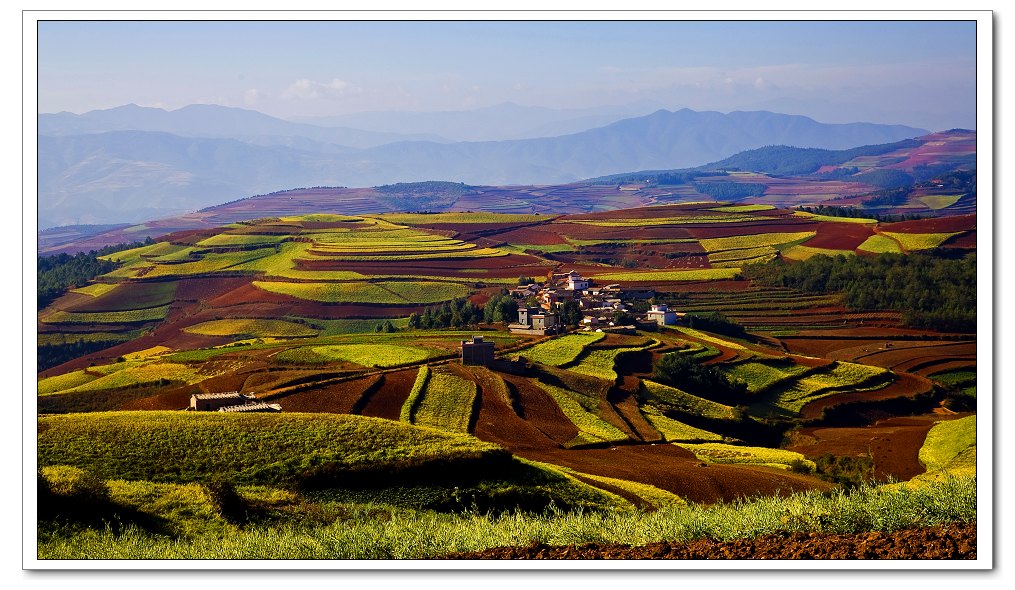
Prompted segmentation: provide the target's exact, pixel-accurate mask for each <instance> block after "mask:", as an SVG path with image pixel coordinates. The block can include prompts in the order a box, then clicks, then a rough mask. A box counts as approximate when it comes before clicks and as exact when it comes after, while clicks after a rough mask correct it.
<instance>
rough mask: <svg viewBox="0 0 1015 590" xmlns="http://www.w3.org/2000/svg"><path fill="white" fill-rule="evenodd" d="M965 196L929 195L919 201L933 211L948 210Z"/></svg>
mask: <svg viewBox="0 0 1015 590" xmlns="http://www.w3.org/2000/svg"><path fill="white" fill-rule="evenodd" d="M963 196H964V195H927V196H924V197H920V198H919V200H920V202H921V203H923V204H924V205H926V206H928V207H930V208H931V209H935V210H937V209H947V208H948V207H951V206H952V205H954V204H955V203H957V202H958V200H959V199H961V198H962V197H963Z"/></svg>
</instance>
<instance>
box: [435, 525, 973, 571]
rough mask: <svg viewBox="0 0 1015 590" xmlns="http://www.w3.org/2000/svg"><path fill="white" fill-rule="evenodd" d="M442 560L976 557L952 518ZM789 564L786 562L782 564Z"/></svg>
mask: <svg viewBox="0 0 1015 590" xmlns="http://www.w3.org/2000/svg"><path fill="white" fill-rule="evenodd" d="M442 559H533V560H535V559H539V560H544V559H553V560H593V559H595V560H599V559H624V560H636V559H637V560H644V559H680V560H716V559H773V560H775V559H777V560H790V559H793V560H814V559H837V560H852V561H851V563H855V564H857V565H858V566H859V567H862V564H859V563H857V561H856V560H874V559H899V560H902V559H905V560H912V559H920V560H936V561H937V560H956V559H963V560H965V559H976V523H975V522H971V523H954V524H947V525H939V526H935V527H924V528H913V529H903V530H898V531H893V532H882V531H870V532H864V533H851V534H835V533H790V532H784V533H778V534H774V535H765V536H761V537H754V538H747V539H736V540H733V541H717V540H714V539H697V540H694V541H690V542H686V543H676V542H664V543H650V544H648V545H642V546H634V547H632V546H629V545H603V544H596V545H582V546H577V547H576V546H574V545H568V546H556V547H554V546H549V545H545V544H542V543H533V544H531V545H528V546H525V547H495V548H492V549H485V550H483V551H477V552H473V553H454V554H451V555H445V556H443V557H442ZM787 567H789V566H787Z"/></svg>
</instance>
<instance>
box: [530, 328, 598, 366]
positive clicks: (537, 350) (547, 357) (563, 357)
mask: <svg viewBox="0 0 1015 590" xmlns="http://www.w3.org/2000/svg"><path fill="white" fill-rule="evenodd" d="M605 337H606V334H605V333H603V332H590V333H580V332H579V333H574V334H568V335H566V336H561V337H559V338H554V339H553V340H547V341H546V342H542V343H540V344H537V345H535V346H533V347H532V348H530V349H528V350H526V351H524V352H523V353H521V354H522V356H524V357H525V358H527V359H529V360H531V361H534V362H537V363H542V364H544V365H550V366H551V367H560V366H563V365H566V364H568V363H570V362H573V361H574V360H575V359H576V358H578V355H579V354H581V353H582V351H583V350H585V347H586V346H588V345H590V344H592V343H594V342H599V341H600V340H602V339H603V338H605Z"/></svg>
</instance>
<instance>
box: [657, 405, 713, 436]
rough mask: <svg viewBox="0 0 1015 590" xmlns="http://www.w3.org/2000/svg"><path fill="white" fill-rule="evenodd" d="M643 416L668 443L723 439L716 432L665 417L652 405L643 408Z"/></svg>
mask: <svg viewBox="0 0 1015 590" xmlns="http://www.w3.org/2000/svg"><path fill="white" fill-rule="evenodd" d="M641 414H642V416H644V417H645V420H647V421H648V423H649V424H651V425H652V427H653V428H655V429H656V430H658V431H659V434H661V435H663V440H665V441H666V442H707V441H721V440H722V437H721V436H719V435H718V434H716V433H714V432H709V431H707V430H702V429H701V428H695V427H694V426H690V425H688V424H684V423H683V422H680V421H679V420H674V419H673V418H670V417H668V416H666V415H664V414H663V413H662V412H661V411H659V409H658V408H656V407H655V406H651V405H643V406H641Z"/></svg>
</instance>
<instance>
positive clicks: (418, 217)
mask: <svg viewBox="0 0 1015 590" xmlns="http://www.w3.org/2000/svg"><path fill="white" fill-rule="evenodd" d="M380 217H381V219H384V220H386V221H390V222H392V223H399V224H403V225H432V224H438V223H442V224H471V223H533V222H537V221H549V220H551V219H553V218H554V216H552V215H538V214H532V215H529V214H511V213H483V212H477V213H423V214H421V213H391V214H385V215H382V216H380Z"/></svg>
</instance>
